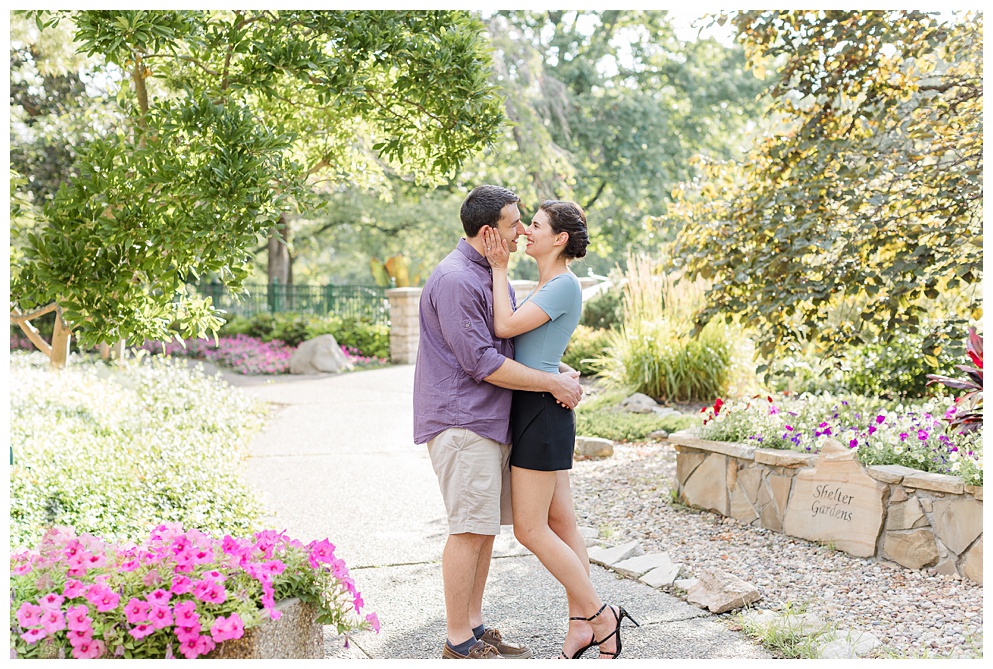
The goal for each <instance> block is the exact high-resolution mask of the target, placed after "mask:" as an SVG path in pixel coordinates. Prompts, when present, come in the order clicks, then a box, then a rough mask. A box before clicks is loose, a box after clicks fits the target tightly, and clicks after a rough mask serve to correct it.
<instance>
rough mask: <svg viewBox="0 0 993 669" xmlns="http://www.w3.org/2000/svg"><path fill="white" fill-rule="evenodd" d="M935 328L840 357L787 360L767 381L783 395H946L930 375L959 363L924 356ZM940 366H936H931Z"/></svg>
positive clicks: (774, 366) (813, 354) (813, 355)
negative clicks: (932, 380)
mask: <svg viewBox="0 0 993 669" xmlns="http://www.w3.org/2000/svg"><path fill="white" fill-rule="evenodd" d="M934 331H935V330H934V329H933V328H932V329H925V330H924V331H922V332H920V333H908V334H907V335H906V336H904V337H902V338H900V339H898V340H894V341H893V342H891V343H889V344H882V343H873V344H867V345H864V346H856V347H852V348H850V349H848V350H846V351H844V352H843V353H842V354H841V355H840V356H839V357H837V358H824V357H822V356H820V355H819V354H817V353H816V352H809V353H807V354H806V355H801V356H788V357H784V358H780V359H777V360H774V361H773V362H772V363H771V364H770V365H769V369H770V372H769V376H768V378H767V383H768V386H769V388H771V389H772V390H775V391H778V392H785V391H789V392H794V393H819V392H830V393H854V394H857V395H875V396H878V397H886V398H890V399H898V398H908V399H915V398H924V397H934V396H936V395H941V394H945V392H944V391H943V390H941V389H940V388H936V387H934V386H932V387H930V388H929V387H927V384H928V375H929V374H935V373H938V374H948V373H951V371H952V370H953V368H954V362H955V361H954V360H953V359H950V358H946V357H939V358H932V359H931V362H930V363H929V361H928V356H925V354H924V342H925V341H926V340H927V338H928V337H929V336H931V334H932V333H933V332H934ZM935 362H936V363H937V365H938V366H937V367H934V366H932V364H931V363H935Z"/></svg>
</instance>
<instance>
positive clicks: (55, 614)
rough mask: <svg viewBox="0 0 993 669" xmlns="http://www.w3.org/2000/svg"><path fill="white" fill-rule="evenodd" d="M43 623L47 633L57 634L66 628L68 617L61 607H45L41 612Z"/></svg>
mask: <svg viewBox="0 0 993 669" xmlns="http://www.w3.org/2000/svg"><path fill="white" fill-rule="evenodd" d="M41 624H42V626H43V627H44V629H45V632H46V634H55V633H56V632H58V631H60V630H64V629H65V628H66V619H65V616H64V615H62V610H61V609H45V612H44V613H42V614H41Z"/></svg>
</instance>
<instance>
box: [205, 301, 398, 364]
mask: <svg viewBox="0 0 993 669" xmlns="http://www.w3.org/2000/svg"><path fill="white" fill-rule="evenodd" d="M219 334H221V335H224V336H234V335H238V334H243V335H248V336H249V337H256V338H258V339H261V340H262V341H272V340H273V339H280V340H282V341H283V342H285V343H286V344H288V345H289V346H299V345H300V344H301V343H302V342H304V341H306V340H307V339H313V338H314V337H317V336H319V335H323V334H330V335H334V338H335V340H336V341H337V342H338V345H339V346H348V347H350V348H353V349H356V350H358V351H360V352H361V353H362V354H363V355H365V356H370V357H377V358H389V357H390V328H389V326H388V325H384V324H381V323H375V322H373V321H372V320H370V319H368V318H361V317H343V316H338V315H336V314H330V315H328V316H323V317H322V316H314V315H310V314H297V313H293V312H285V313H277V314H269V313H258V314H255V315H253V316H251V317H245V316H233V317H232V318H231V319H230V320H229V321H228V322H227V323H225V324H224V325H223V326H222V327H221V330H220V333H219Z"/></svg>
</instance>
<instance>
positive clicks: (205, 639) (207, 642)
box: [179, 635, 214, 660]
mask: <svg viewBox="0 0 993 669" xmlns="http://www.w3.org/2000/svg"><path fill="white" fill-rule="evenodd" d="M213 649H214V641H213V639H211V638H210V637H209V636H206V635H203V636H197V637H189V638H188V639H185V640H184V641H183V642H182V644H181V645H180V646H179V652H181V653H182V654H183V655H184V656H185V657H186V659H187V660H192V659H194V658H197V657H199V656H201V655H204V654H206V653H209V652H210V651H212V650H213Z"/></svg>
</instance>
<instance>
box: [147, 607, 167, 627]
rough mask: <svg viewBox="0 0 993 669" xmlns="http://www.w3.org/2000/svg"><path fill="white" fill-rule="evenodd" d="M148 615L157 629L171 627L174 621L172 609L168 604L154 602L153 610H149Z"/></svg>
mask: <svg viewBox="0 0 993 669" xmlns="http://www.w3.org/2000/svg"><path fill="white" fill-rule="evenodd" d="M148 617H149V618H150V619H151V621H152V625H153V626H154V627H155V629H157V630H160V629H162V628H163V627H169V626H170V625H172V622H173V620H172V610H171V609H170V608H169V607H168V606H166V605H159V604H152V610H151V611H149V614H148Z"/></svg>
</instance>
